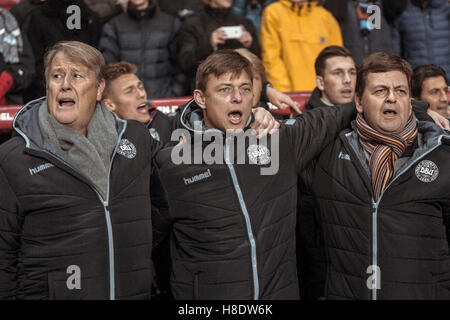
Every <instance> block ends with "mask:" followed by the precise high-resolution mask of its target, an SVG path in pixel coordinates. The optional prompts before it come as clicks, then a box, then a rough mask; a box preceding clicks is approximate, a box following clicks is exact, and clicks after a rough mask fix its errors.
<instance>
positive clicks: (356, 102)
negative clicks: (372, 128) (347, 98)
mask: <svg viewBox="0 0 450 320" xmlns="http://www.w3.org/2000/svg"><path fill="white" fill-rule="evenodd" d="M355 105H356V111H358V113H363V108H362V105H361V99H360V98H359V97H358V95H357V94H355Z"/></svg>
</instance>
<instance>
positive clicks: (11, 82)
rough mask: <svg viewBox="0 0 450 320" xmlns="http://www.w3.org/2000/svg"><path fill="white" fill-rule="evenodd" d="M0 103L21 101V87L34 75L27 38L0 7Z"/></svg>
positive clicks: (29, 81) (32, 59)
mask: <svg viewBox="0 0 450 320" xmlns="http://www.w3.org/2000/svg"><path fill="white" fill-rule="evenodd" d="M0 30H2V31H3V32H2V33H1V34H0V105H5V104H9V105H20V104H22V103H23V97H22V94H23V89H25V88H26V87H27V86H28V85H29V84H30V83H31V80H32V79H33V76H34V58H33V52H32V50H31V47H30V43H29V42H28V39H27V38H26V37H25V36H24V35H23V34H22V33H21V31H20V29H19V26H18V25H17V22H16V19H15V18H14V16H13V15H12V14H11V13H9V12H8V11H6V10H5V9H0Z"/></svg>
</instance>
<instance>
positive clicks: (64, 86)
mask: <svg viewBox="0 0 450 320" xmlns="http://www.w3.org/2000/svg"><path fill="white" fill-rule="evenodd" d="M71 88H72V84H71V83H70V79H69V76H65V77H64V78H63V82H62V87H61V89H62V90H70V89H71Z"/></svg>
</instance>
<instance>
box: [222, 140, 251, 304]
mask: <svg viewBox="0 0 450 320" xmlns="http://www.w3.org/2000/svg"><path fill="white" fill-rule="evenodd" d="M230 139H231V138H230V137H228V138H226V140H225V153H224V155H225V163H226V164H227V166H228V170H229V171H230V174H231V179H232V180H233V185H234V189H235V191H236V193H237V196H238V199H239V205H240V206H241V211H242V214H243V215H244V218H245V224H246V227H247V235H248V239H249V242H250V249H251V260H252V273H253V291H254V293H253V299H254V300H258V299H259V280H258V279H259V278H258V265H257V261H258V260H257V258H256V243H255V237H254V236H253V231H252V224H251V221H250V216H249V214H248V211H247V206H246V205H245V201H244V196H243V195H242V191H241V187H240V186H239V182H238V179H237V175H236V171H235V169H234V166H233V163H232V161H231V159H229V155H230V152H229V148H230Z"/></svg>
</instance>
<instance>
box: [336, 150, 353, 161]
mask: <svg viewBox="0 0 450 320" xmlns="http://www.w3.org/2000/svg"><path fill="white" fill-rule="evenodd" d="M338 159H343V160H348V161H352V159H350V156H349V155H348V154H345V153H342V151H341V152H339V155H338Z"/></svg>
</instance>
